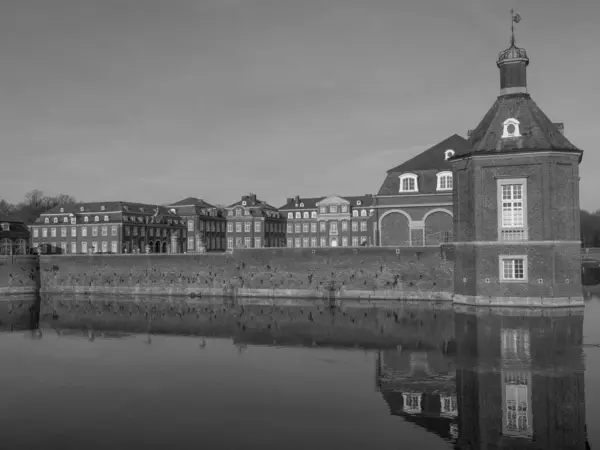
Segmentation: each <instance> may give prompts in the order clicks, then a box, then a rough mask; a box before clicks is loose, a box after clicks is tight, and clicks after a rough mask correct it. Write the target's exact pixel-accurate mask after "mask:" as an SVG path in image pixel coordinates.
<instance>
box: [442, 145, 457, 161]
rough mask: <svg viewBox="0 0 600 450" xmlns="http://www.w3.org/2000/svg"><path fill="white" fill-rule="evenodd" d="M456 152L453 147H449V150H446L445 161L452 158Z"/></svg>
mask: <svg viewBox="0 0 600 450" xmlns="http://www.w3.org/2000/svg"><path fill="white" fill-rule="evenodd" d="M455 153H456V152H455V151H454V150H452V149H451V148H449V149H448V150H446V151H445V152H444V161H446V160H448V159H450V158H452V157H453V156H454V154H455Z"/></svg>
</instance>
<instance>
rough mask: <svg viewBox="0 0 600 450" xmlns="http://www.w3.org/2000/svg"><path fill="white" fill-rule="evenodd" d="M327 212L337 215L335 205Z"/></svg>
mask: <svg viewBox="0 0 600 450" xmlns="http://www.w3.org/2000/svg"><path fill="white" fill-rule="evenodd" d="M329 212H330V213H337V212H338V208H337V205H331V206H330V207H329Z"/></svg>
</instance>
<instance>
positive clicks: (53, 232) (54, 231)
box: [50, 228, 56, 237]
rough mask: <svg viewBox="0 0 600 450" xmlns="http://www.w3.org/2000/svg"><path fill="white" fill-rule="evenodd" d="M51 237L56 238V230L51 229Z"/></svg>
mask: <svg viewBox="0 0 600 450" xmlns="http://www.w3.org/2000/svg"><path fill="white" fill-rule="evenodd" d="M50 237H56V228H51V229H50Z"/></svg>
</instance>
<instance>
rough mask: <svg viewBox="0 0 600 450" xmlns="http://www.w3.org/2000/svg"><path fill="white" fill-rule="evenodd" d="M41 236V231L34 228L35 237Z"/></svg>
mask: <svg viewBox="0 0 600 450" xmlns="http://www.w3.org/2000/svg"><path fill="white" fill-rule="evenodd" d="M39 234H40V231H39V229H38V228H34V229H33V237H38V236H39Z"/></svg>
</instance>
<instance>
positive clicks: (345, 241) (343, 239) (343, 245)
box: [342, 236, 348, 247]
mask: <svg viewBox="0 0 600 450" xmlns="http://www.w3.org/2000/svg"><path fill="white" fill-rule="evenodd" d="M342 247H348V237H346V236H342Z"/></svg>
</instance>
